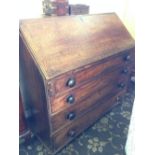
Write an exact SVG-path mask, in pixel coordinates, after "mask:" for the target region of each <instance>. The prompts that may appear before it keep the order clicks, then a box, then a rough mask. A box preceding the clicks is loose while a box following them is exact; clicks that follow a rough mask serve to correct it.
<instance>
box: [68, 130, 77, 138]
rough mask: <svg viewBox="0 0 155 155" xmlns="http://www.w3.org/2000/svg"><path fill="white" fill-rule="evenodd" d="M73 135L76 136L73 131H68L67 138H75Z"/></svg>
mask: <svg viewBox="0 0 155 155" xmlns="http://www.w3.org/2000/svg"><path fill="white" fill-rule="evenodd" d="M75 135H76V132H75V130H70V131H69V132H68V136H69V137H71V138H73V137H75Z"/></svg>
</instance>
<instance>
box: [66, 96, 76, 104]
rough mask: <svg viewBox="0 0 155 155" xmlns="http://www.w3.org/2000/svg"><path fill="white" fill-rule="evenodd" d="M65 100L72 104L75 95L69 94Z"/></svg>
mask: <svg viewBox="0 0 155 155" xmlns="http://www.w3.org/2000/svg"><path fill="white" fill-rule="evenodd" d="M66 101H67V103H69V104H72V103H74V101H75V97H74V96H73V95H69V96H68V97H67V100H66Z"/></svg>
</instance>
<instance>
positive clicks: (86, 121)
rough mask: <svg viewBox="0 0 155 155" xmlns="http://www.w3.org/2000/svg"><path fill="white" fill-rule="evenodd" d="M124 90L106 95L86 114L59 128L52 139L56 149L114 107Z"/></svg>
mask: <svg viewBox="0 0 155 155" xmlns="http://www.w3.org/2000/svg"><path fill="white" fill-rule="evenodd" d="M123 93H124V92H120V93H118V94H117V95H116V94H115V95H114V96H109V97H108V98H107V97H106V98H105V99H102V100H101V101H100V102H98V104H97V105H95V106H94V107H92V109H91V110H90V111H89V112H88V113H86V114H85V115H84V116H82V117H80V118H79V119H77V120H76V121H75V122H74V123H72V124H70V125H68V126H66V127H65V128H63V129H62V130H59V131H58V132H56V133H55V134H54V135H52V141H53V142H54V148H55V150H56V149H58V148H60V147H63V146H64V145H65V144H67V143H68V142H70V141H71V140H72V139H73V138H75V137H76V136H77V135H79V134H80V133H81V132H82V131H84V130H85V129H86V128H88V127H89V126H90V125H92V124H93V123H94V122H95V121H96V120H97V119H99V118H100V117H101V116H102V115H103V114H104V113H105V112H106V111H107V110H109V109H110V108H112V106H114V105H115V104H116V103H117V101H116V99H117V96H120V95H122V94H123Z"/></svg>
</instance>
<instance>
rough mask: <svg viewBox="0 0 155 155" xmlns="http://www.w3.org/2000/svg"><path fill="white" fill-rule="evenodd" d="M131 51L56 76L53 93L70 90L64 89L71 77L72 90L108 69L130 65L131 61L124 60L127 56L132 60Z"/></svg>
mask: <svg viewBox="0 0 155 155" xmlns="http://www.w3.org/2000/svg"><path fill="white" fill-rule="evenodd" d="M133 50H134V49H133V48H132V49H129V50H126V51H123V52H120V53H119V54H116V55H113V56H111V57H108V58H106V59H103V60H102V61H99V62H95V63H91V64H88V65H86V66H84V67H80V68H77V69H75V70H73V71H70V72H67V73H65V74H63V75H61V76H58V77H57V78H55V79H54V81H53V83H54V85H55V93H60V92H64V91H67V90H71V88H69V87H66V83H67V81H68V79H69V78H71V77H74V78H75V80H76V85H75V86H74V87H73V89H74V88H75V87H76V86H77V85H80V84H82V83H84V82H86V81H88V80H91V79H92V78H94V77H95V76H98V75H100V74H103V73H104V72H106V71H107V70H108V69H110V68H113V69H114V68H116V67H118V66H125V65H127V64H130V63H131V61H125V60H124V58H125V57H126V56H127V55H130V56H131V60H133V54H132V53H133ZM109 59H110V61H109Z"/></svg>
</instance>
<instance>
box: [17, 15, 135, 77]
mask: <svg viewBox="0 0 155 155" xmlns="http://www.w3.org/2000/svg"><path fill="white" fill-rule="evenodd" d="M20 34H21V36H22V37H23V39H24V41H25V43H26V46H27V47H28V48H29V49H30V50H29V52H30V54H31V55H32V57H33V59H34V60H35V62H36V63H37V65H38V66H39V68H40V69H41V72H42V73H43V75H44V77H45V78H46V79H50V78H54V77H56V76H58V75H60V74H62V73H65V72H67V71H70V70H73V69H75V68H78V67H81V66H84V65H87V64H90V63H92V62H95V61H98V60H101V59H103V58H106V57H108V56H111V55H113V54H117V53H119V52H120V51H123V50H125V49H129V48H132V47H133V46H134V40H133V39H132V37H131V36H130V34H129V33H128V31H127V30H126V28H125V27H124V25H123V24H122V22H121V21H120V19H119V18H118V17H117V15H116V14H115V13H108V14H96V15H77V16H63V17H46V18H40V19H29V20H22V21H21V22H20Z"/></svg>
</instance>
